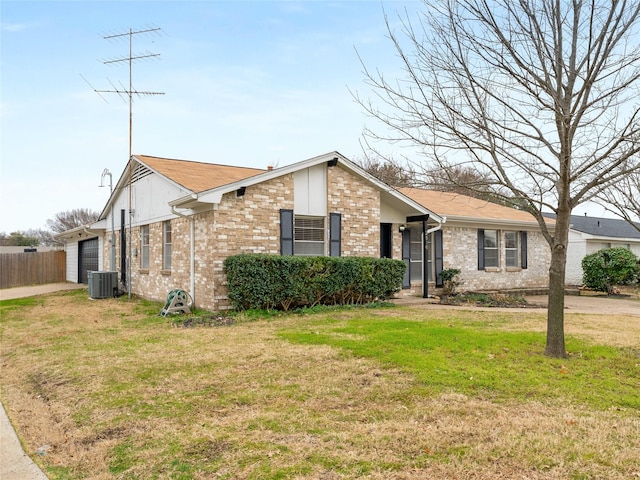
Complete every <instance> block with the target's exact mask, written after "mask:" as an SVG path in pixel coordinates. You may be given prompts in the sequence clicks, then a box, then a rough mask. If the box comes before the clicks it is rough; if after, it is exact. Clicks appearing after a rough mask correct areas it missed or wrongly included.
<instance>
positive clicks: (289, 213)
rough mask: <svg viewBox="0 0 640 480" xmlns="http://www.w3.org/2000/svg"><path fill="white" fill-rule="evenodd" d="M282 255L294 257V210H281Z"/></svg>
mask: <svg viewBox="0 0 640 480" xmlns="http://www.w3.org/2000/svg"><path fill="white" fill-rule="evenodd" d="M280 255H293V210H285V209H281V210H280Z"/></svg>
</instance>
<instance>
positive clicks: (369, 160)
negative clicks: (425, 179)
mask: <svg viewBox="0 0 640 480" xmlns="http://www.w3.org/2000/svg"><path fill="white" fill-rule="evenodd" d="M355 162H356V163H357V164H358V165H360V166H361V167H362V168H363V169H364V170H366V171H367V172H368V173H370V174H371V175H373V176H374V177H376V178H377V179H378V180H380V181H382V182H384V183H386V184H387V185H391V186H392V187H396V188H402V187H413V186H415V185H416V183H417V182H418V180H417V178H416V172H415V171H414V170H413V169H411V167H410V166H408V165H403V164H401V163H400V162H398V161H396V160H394V159H387V158H383V157H380V156H375V157H371V156H367V157H365V158H364V159H362V160H358V159H356V160H355Z"/></svg>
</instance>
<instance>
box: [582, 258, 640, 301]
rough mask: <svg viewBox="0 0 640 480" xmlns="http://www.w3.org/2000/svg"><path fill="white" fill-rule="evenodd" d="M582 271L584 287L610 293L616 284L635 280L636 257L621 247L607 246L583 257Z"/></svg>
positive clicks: (636, 276) (636, 270)
mask: <svg viewBox="0 0 640 480" xmlns="http://www.w3.org/2000/svg"><path fill="white" fill-rule="evenodd" d="M582 271H583V276H582V280H583V283H584V285H585V287H588V288H591V289H593V290H596V291H599V292H607V293H608V294H612V293H614V287H615V286H616V285H622V284H625V283H631V282H634V281H637V278H638V273H639V270H638V258H637V257H636V256H635V255H634V254H633V253H632V252H631V251H630V250H628V249H626V248H623V247H614V248H607V249H603V250H599V251H597V252H595V253H592V254H591V255H587V256H586V257H584V258H583V259H582Z"/></svg>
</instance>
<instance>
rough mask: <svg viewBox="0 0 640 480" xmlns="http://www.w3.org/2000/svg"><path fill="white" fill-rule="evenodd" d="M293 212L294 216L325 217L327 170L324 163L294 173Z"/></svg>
mask: <svg viewBox="0 0 640 480" xmlns="http://www.w3.org/2000/svg"><path fill="white" fill-rule="evenodd" d="M293 211H294V212H295V214H296V215H314V216H319V217H325V216H326V215H327V170H326V166H325V164H324V163H322V164H320V165H315V166H313V167H310V168H305V169H303V170H298V171H297V172H294V174H293Z"/></svg>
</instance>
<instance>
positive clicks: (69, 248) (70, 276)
mask: <svg viewBox="0 0 640 480" xmlns="http://www.w3.org/2000/svg"><path fill="white" fill-rule="evenodd" d="M65 251H66V252H67V282H73V283H78V242H68V243H67V245H66V246H65Z"/></svg>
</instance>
